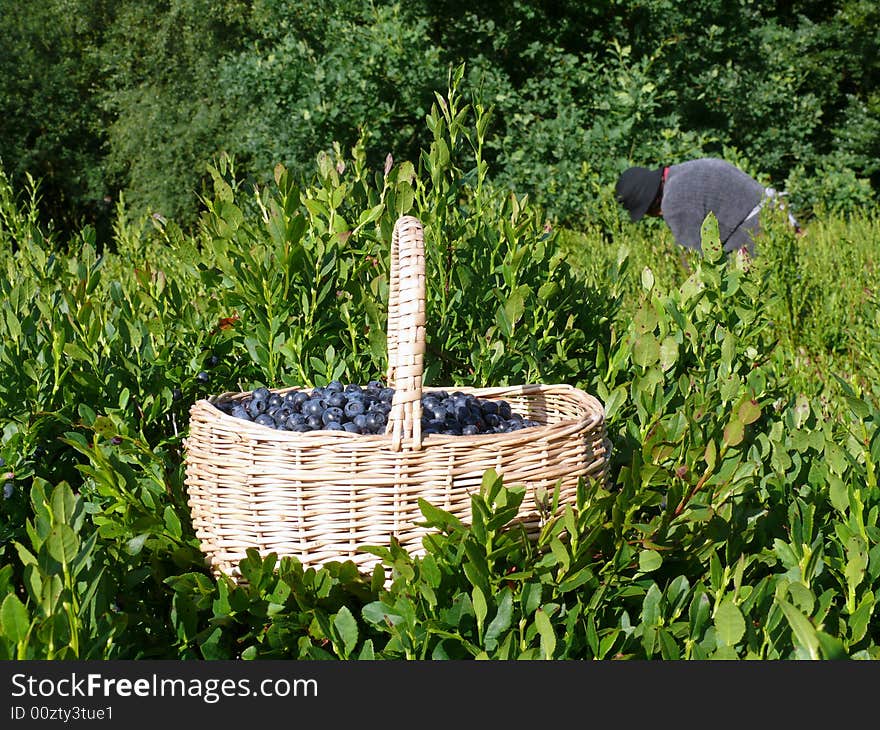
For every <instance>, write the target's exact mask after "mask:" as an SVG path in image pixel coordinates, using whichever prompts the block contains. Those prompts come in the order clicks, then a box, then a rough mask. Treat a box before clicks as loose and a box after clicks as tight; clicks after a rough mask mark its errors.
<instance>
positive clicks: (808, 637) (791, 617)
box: [775, 596, 819, 659]
mask: <svg viewBox="0 0 880 730" xmlns="http://www.w3.org/2000/svg"><path fill="white" fill-rule="evenodd" d="M775 600H776V603H777V604H778V605H779V607H780V608H781V609H782V613H783V614H785V619H786V621H788V625H789V626H791V630H792V632H793V633H794V635H795V638H796V639H797V642H798V643H799V644H800V645H801V646H802V647H803V648H804V649H806V650H807V651H808V652H809V654H810V658H811V659H818V658H819V637H818V636H817V635H816V629H815V628H814V627H813V624H811V623H810V620H809V619H808V618H807V617H806V616H804V614H802V613H801V612H800V611H798V610H797V609H796V608H795V607H794V606H792V605H791V604H790V603H789V602H788V601H786V600H784V599H782V598H779V597H778V596H777V597H776V599H775Z"/></svg>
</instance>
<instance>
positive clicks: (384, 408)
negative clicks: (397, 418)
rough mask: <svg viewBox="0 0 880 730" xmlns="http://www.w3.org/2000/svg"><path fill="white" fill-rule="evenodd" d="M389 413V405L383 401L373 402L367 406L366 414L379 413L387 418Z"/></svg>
mask: <svg viewBox="0 0 880 730" xmlns="http://www.w3.org/2000/svg"><path fill="white" fill-rule="evenodd" d="M390 412H391V404H390V403H385V402H384V401H373V402H372V403H370V405H369V406H367V413H381V414H382V415H383V416H387V415H388V414H389V413H390Z"/></svg>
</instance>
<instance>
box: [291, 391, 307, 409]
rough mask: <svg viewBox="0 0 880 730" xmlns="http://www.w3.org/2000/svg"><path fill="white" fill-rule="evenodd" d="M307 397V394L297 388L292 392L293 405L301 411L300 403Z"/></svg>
mask: <svg viewBox="0 0 880 730" xmlns="http://www.w3.org/2000/svg"><path fill="white" fill-rule="evenodd" d="M308 399H309V394H308V393H306V392H305V391H303V390H298V391H296V392H295V393H294V394H293V406H294V408H295V409H296V410H298V411H302V405H303V403H305V402H306V401H307V400H308Z"/></svg>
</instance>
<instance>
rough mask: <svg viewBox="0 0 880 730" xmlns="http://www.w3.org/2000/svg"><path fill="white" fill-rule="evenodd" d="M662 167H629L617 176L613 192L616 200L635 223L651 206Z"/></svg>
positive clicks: (658, 184) (661, 174)
mask: <svg viewBox="0 0 880 730" xmlns="http://www.w3.org/2000/svg"><path fill="white" fill-rule="evenodd" d="M662 180H663V168H662V167H659V168H657V169H656V170H649V169H648V168H647V167H631V168H629V169H628V170H624V171H623V173H622V174H621V175H620V177H619V178H617V187H616V188H615V193H616V196H617V200H618V202H620V203H623V207H624V208H626V209H627V210H628V211H629V217H630V220H632V222H633V223H635V222H636V221H637V220H639V218H641V217H642V216H643V215H645V213H647V212H648V208H650V207H651V203H653V202H654V198H656V197H657V193H658V192H659V190H660V183H661V181H662Z"/></svg>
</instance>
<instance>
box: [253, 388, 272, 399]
mask: <svg viewBox="0 0 880 730" xmlns="http://www.w3.org/2000/svg"><path fill="white" fill-rule="evenodd" d="M270 395H272V393H271V392H270V391H269V389H268V388H257V389H256V390H255V391H254V392H253V393H252V394H251V397H252V398H253V399H254V400H261V399H264V398H266V399H268V398H269V396H270Z"/></svg>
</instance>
